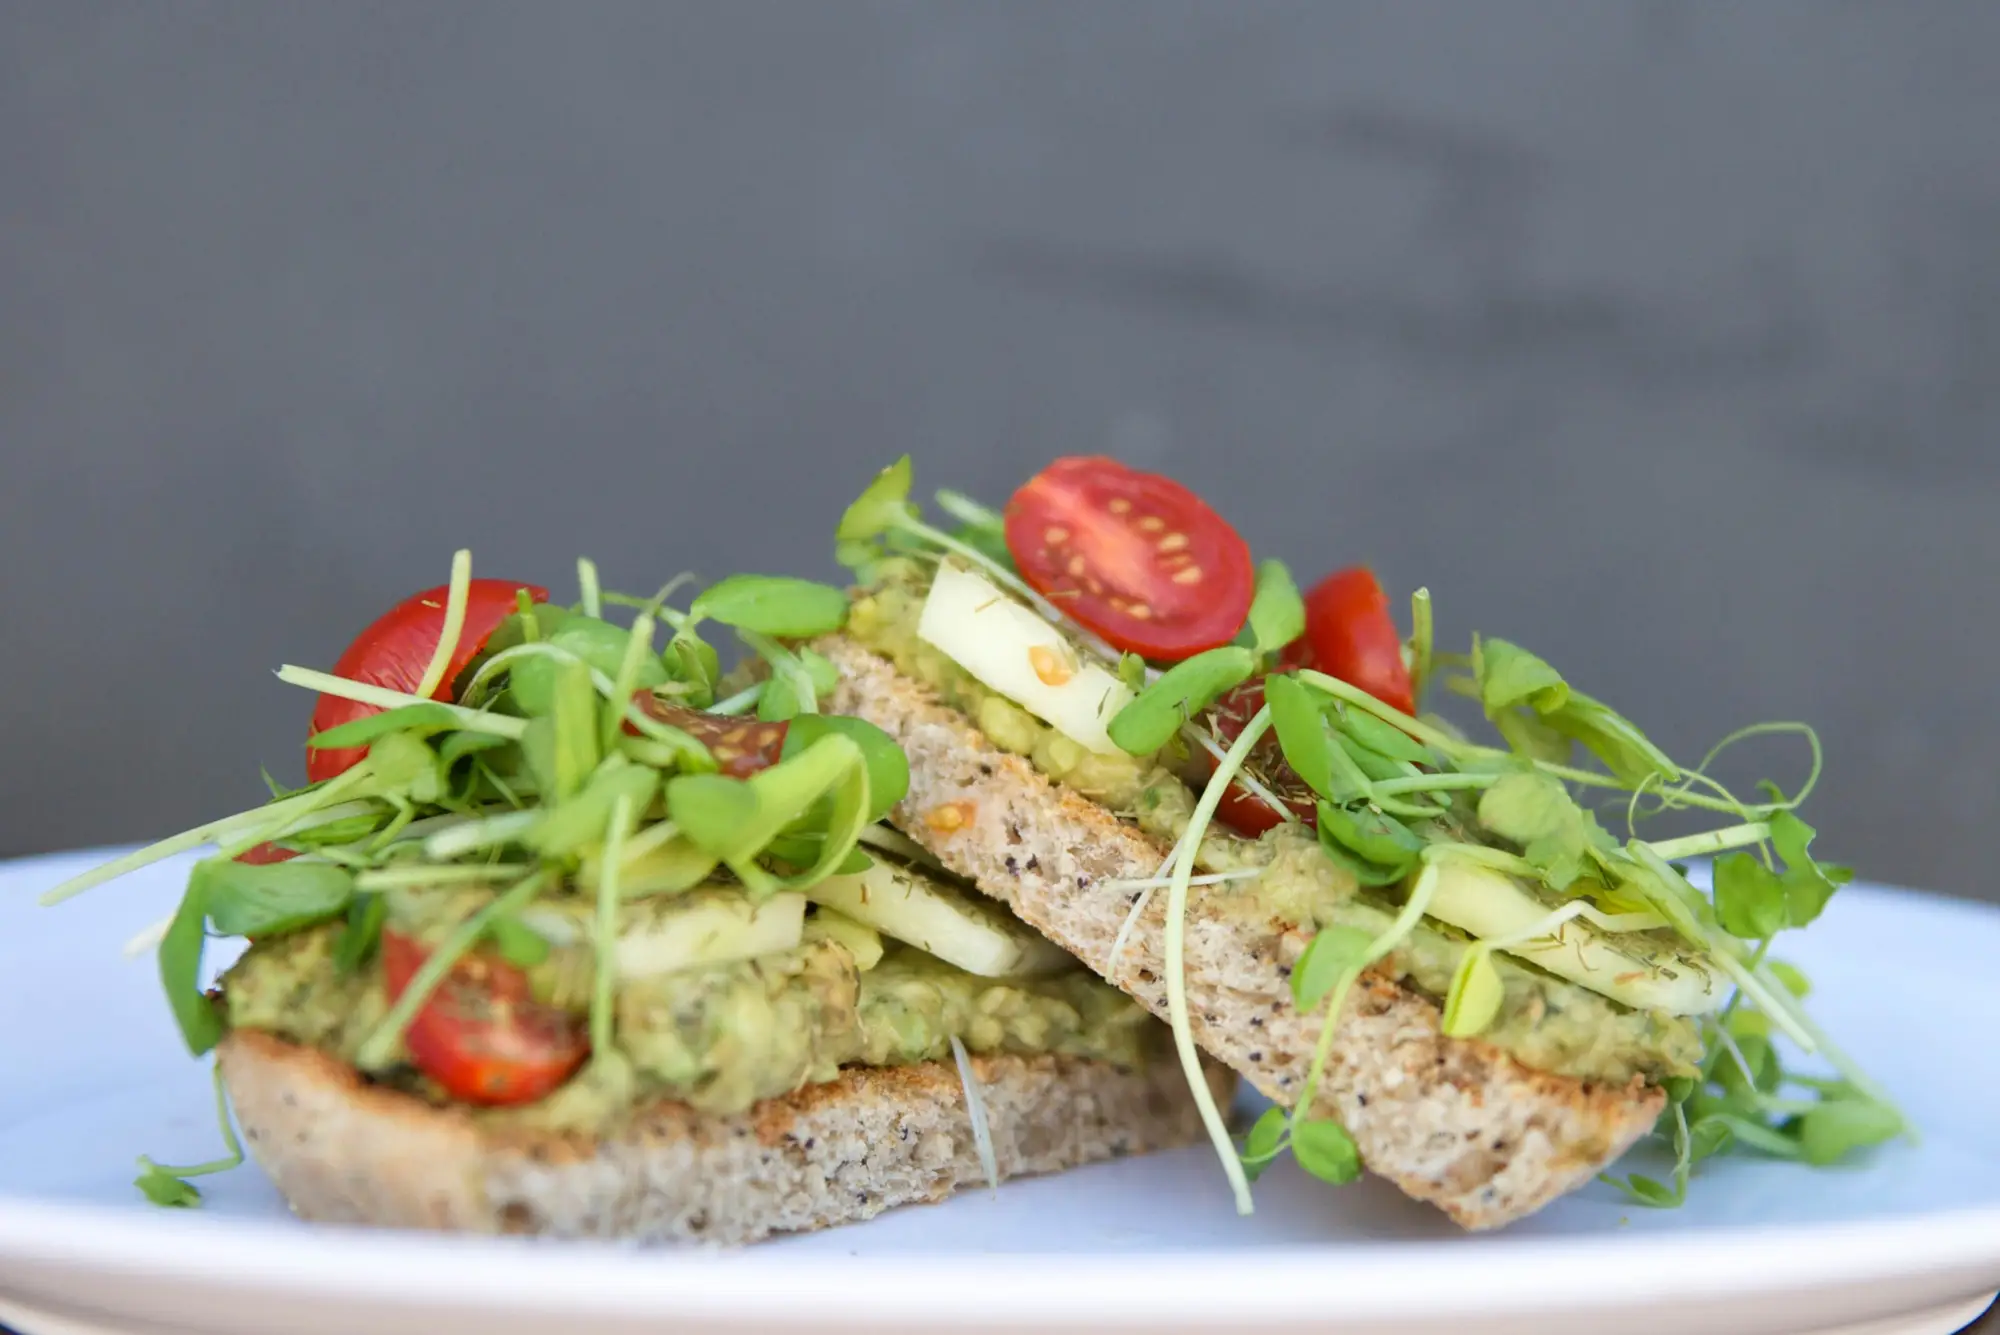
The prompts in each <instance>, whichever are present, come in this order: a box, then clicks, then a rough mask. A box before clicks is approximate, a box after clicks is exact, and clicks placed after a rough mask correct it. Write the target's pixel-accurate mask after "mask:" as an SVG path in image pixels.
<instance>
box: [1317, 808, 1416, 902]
mask: <svg viewBox="0 0 2000 1335" xmlns="http://www.w3.org/2000/svg"><path fill="white" fill-rule="evenodd" d="M1320 806H1321V813H1320V814H1321V817H1322V820H1321V824H1320V827H1319V847H1320V852H1322V853H1324V854H1325V855H1326V857H1327V860H1328V861H1329V862H1331V863H1333V864H1334V865H1335V866H1336V867H1340V868H1342V869H1344V870H1345V871H1346V872H1347V873H1348V874H1349V875H1351V876H1352V877H1354V879H1355V881H1356V882H1357V883H1358V884H1361V885H1371V886H1383V885H1395V884H1396V883H1398V882H1399V881H1401V880H1402V879H1403V878H1404V877H1405V876H1408V875H1409V874H1410V867H1411V866H1413V865H1414V864H1413V863H1403V864H1402V865H1400V866H1394V867H1381V866H1377V865H1376V864H1374V863H1372V862H1369V861H1367V860H1366V859H1364V858H1358V857H1356V856H1355V855H1354V854H1353V853H1351V852H1350V851H1348V849H1347V848H1346V847H1345V846H1344V845H1342V844H1341V843H1339V842H1338V841H1336V840H1335V839H1334V837H1333V836H1332V835H1331V834H1330V833H1328V831H1327V828H1326V824H1325V821H1324V817H1325V813H1326V804H1325V803H1321V804H1320ZM1335 809H1336V810H1337V808H1335Z"/></svg>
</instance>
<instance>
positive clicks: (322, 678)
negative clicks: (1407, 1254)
mask: <svg viewBox="0 0 2000 1335" xmlns="http://www.w3.org/2000/svg"><path fill="white" fill-rule="evenodd" d="M579 583H580V585H581V597H580V598H579V600H578V602H577V603H576V604H575V605H574V606H571V607H567V608H561V607H555V606H551V605H550V604H548V603H547V602H546V593H545V591H544V590H542V589H540V588H536V587H533V586H519V585H515V584H513V583H509V582H504V581H498V580H475V579H473V578H472V577H471V574H470V559H469V556H468V555H467V554H465V553H460V555H459V558H458V559H457V561H455V563H454V569H453V578H452V581H451V582H450V583H449V584H448V585H446V586H443V587H440V588H437V589H432V590H428V591H426V592H424V593H421V594H418V595H415V596H413V597H412V598H410V599H407V600H405V601H404V602H403V603H401V604H399V605H398V606H397V607H395V608H393V609H391V610H390V611H389V612H388V613H386V614H385V615H384V616H383V617H382V618H380V619H379V620H378V621H377V622H376V623H374V624H373V625H371V626H370V627H369V628H368V629H367V630H366V631H364V632H363V633H362V634H361V635H360V636H359V637H358V638H357V639H356V640H355V642H354V644H353V645H352V646H351V647H350V648H349V650H348V651H347V653H346V654H344V655H343V656H342V658H341V659H340V661H339V662H338V663H337V664H336V665H335V668H334V671H333V672H331V673H321V672H315V671H310V670H305V669H298V668H285V669H282V670H281V671H280V673H279V675H280V677H281V678H282V679H284V680H286V681H287V682H289V683H292V684H294V685H298V686H302V687H304V688H306V689H308V690H312V691H314V692H316V693H317V694H318V697H319V699H318V704H317V707H316V709H315V712H314V715H313V720H312V726H311V730H310V738H309V759H308V767H307V776H308V780H309V782H308V784H307V786H306V787H304V788H301V789H298V790H295V791H289V792H287V791H276V790H275V785H274V794H273V798H272V800H271V801H270V802H269V803H267V804H266V805H264V806H261V807H258V808H255V809H253V810H251V811H247V812H244V813H241V814H239V815H236V816H231V817H225V818H223V819H222V820H219V821H215V822H211V823H209V824H207V825H204V826H202V827H200V828H199V829H196V830H192V831H189V832H187V833H186V834H183V835H181V836H177V837H175V838H173V839H169V840H166V841H163V842H162V843H160V844H156V845H154V846H152V847H150V848H148V849H145V850H141V851H140V852H139V853H136V854H133V855H131V856H128V857H126V858H122V859H119V860H118V861H116V862H113V863H110V864H108V865H106V866H104V867H100V868H98V869H96V870H94V871H92V872H90V873H87V874H86V875H84V876H82V877H79V878H77V879H75V880H73V881H71V882H68V883H66V884H65V885H63V886H59V887H57V888H56V889H55V890H53V891H51V892H50V893H49V895H47V896H45V902H51V903H53V902H58V901H60V900H62V899H64V898H67V897H68V896H70V895H73V894H76V893H79V892H80V891H82V890H85V889H88V888H90V887H91V886H93V885H96V884H99V883H101V882H103V881H106V880H109V879H111V878H113V877H115V876H117V875H120V874H122V873H123V872H125V871H129V870H132V869H133V868H136V867H138V866H142V865H145V864H146V863H148V862H151V861H154V860H156V859H158V858H160V857H163V856H167V855H169V854H172V853H175V852H181V851H187V850H192V849H197V848H200V847H202V846H204V845H208V844H214V845H215V846H217V850H218V851H216V852H215V853H214V855H213V856H210V857H208V858H206V859H204V860H202V861H200V862H198V863H196V864H195V866H194V868H193V871H192V873H191V874H190V877H189V880H188V885H187V889H186V891H185V894H184V896H183V898H182V901H181V904H180V907H179V909H178V911H177V912H176V913H175V914H174V915H173V917H172V918H171V919H170V920H169V921H167V922H165V923H163V924H161V925H160V927H159V928H158V929H157V930H156V931H155V932H154V933H152V934H150V935H149V938H148V939H147V944H151V945H154V946H155V947H156V949H157V955H158V962H159V969H160V976H161V981H162V984H163V986H164V989H165V992H166V995H167V1000H168V1003H169V1005H170V1006H171V1008H172V1010H173V1012H174V1015H175V1018H176V1020H177V1022H178V1024H179V1027H180V1030H181V1032H182V1035H183V1037H184V1038H185V1040H186V1042H187V1045H188V1047H189V1050H190V1051H191V1052H192V1053H194V1054H195V1055H197V1056H200V1055H204V1054H207V1053H209V1052H211V1051H212V1052H213V1053H214V1054H215V1058H216V1062H215V1074H216V1082H217V1100H218V1112H219V1115H220V1121H221V1125H222V1130H223V1133H224V1137H225V1139H226V1140H227V1141H228V1142H229V1144H230V1146H231V1150H232V1153H231V1154H230V1156H229V1157H228V1158H225V1159H223V1160H220V1161H218V1162H216V1163H213V1164H204V1165H198V1166H194V1167H191V1168H177V1167H171V1166H164V1165H158V1164H154V1163H152V1162H151V1161H150V1160H141V1168H142V1171H141V1175H140V1177H139V1179H138V1182H137V1185H138V1187H139V1188H140V1189H141V1190H142V1191H143V1192H144V1193H145V1194H146V1195H147V1196H148V1197H149V1198H151V1199H153V1200H154V1201H156V1202H158V1203H160V1204H163V1205H191V1204H194V1203H195V1202H196V1201H198V1200H199V1196H200V1193H199V1190H198V1188H197V1187H195V1186H194V1185H193V1180H194V1179H197V1178H199V1177H200V1176H202V1175H203V1174H206V1173H209V1172H214V1171H220V1170H222V1169H224V1168H228V1167H233V1166H234V1165H235V1164H236V1163H239V1162H241V1160H242V1158H243V1157H244V1149H243V1147H242V1146H241V1145H239V1144H238V1142H237V1141H236V1139H235V1135H234V1132H233V1130H232V1129H231V1126H230V1118H229V1105H230V1104H233V1105H234V1109H235V1113H236V1119H237V1121H238V1122H240V1124H241V1127H242V1130H243V1139H244V1141H245V1142H247V1147H248V1153H249V1155H251V1156H253V1157H254V1158H256V1160H257V1161H258V1163H259V1164H260V1165H261V1166H262V1167H263V1168H264V1169H265V1170H266V1171H267V1172H268V1173H269V1175H270V1176H271V1178H272V1179H273V1181H274V1182H275V1183H276V1184H277V1186H278V1188H279V1190H280V1191H281V1193H282V1194H283V1195H284V1197H285V1198H286V1200H287V1202H288V1203H289V1204H290V1205H291V1207H292V1208H293V1209H294V1210H295V1211H296V1212H297V1213H298V1214H300V1215H302V1216H303V1217H306V1218H308V1219H315V1220H326V1221H334V1222H347V1223H363V1224H376V1225H387V1226H395V1227H420V1228H440V1229H452V1230H464V1231H477V1232H515V1233H533V1234H549V1235H557V1236H572V1237H579V1236H581V1237H605V1238H625V1239H636V1240H644V1241H660V1240H703V1241H709V1242H717V1243H739V1242H747V1241H751V1240H755V1239H758V1238H762V1237H765V1236H768V1235H770V1234H773V1233H778V1232H788V1231H797V1230H802V1229H812V1228H818V1227H823V1226H826V1225H830V1224H837V1223H842V1222H847V1221H852V1220H859V1219H865V1218H868V1217H870V1216H872V1215H874V1214H876V1213H878V1212H880V1211H881V1210H883V1209H886V1208H889V1207H891V1206H894V1205H899V1204H904V1203H909V1202H916V1201H933V1200H937V1199H941V1198H942V1197H944V1196H946V1195H949V1194H950V1193H951V1192H952V1191H954V1190H955V1189H957V1188H958V1187H959V1186H961V1185H967V1184H973V1183H979V1182H991V1183H997V1182H998V1181H999V1180H1001V1179H1002V1178H1004V1177H1009V1176H1015V1175H1020V1174H1028V1173H1042V1172H1051V1171H1056V1170H1059V1169H1063V1168H1067V1167H1071V1166H1075V1165H1077V1164H1081V1163H1087V1162H1091V1161H1095V1160H1100V1159H1105V1158H1110V1157H1115V1156H1119V1155H1124V1154H1133V1153H1141V1152H1145V1151H1149V1150H1153V1149H1158V1148H1162V1147H1166V1146H1172V1145H1180V1144H1186V1143H1189V1142H1190V1141H1192V1140H1195V1139H1197V1138H1198V1137H1199V1135H1200V1119H1199V1115H1198V1112H1197V1110H1196V1108H1195V1105H1194V1103H1193V1101H1192V1099H1191V1098H1190V1096H1189V1092H1188V1089H1187V1086H1186V1084H1185V1081H1184V1079H1183V1076H1182V1074H1181V1072H1180V1070H1179V1068H1178V1067H1177V1065H1176V1064H1175V1062H1174V1060H1173V1054H1172V1050H1171V1041H1170V1038H1171V1036H1170V1034H1169V1033H1168V1031H1167V1029H1166V1028H1165V1026H1162V1025H1160V1024H1159V1023H1158V1022H1157V1021H1156V1020H1154V1019H1153V1018H1151V1017H1150V1016H1148V1015H1147V1014H1146V1013H1145V1012H1144V1011H1143V1010H1142V1009H1141V1008H1139V1007H1138V1006H1136V1005H1134V1004H1133V1003H1132V1002H1131V1001H1130V1000H1129V999H1127V998H1126V997H1124V996H1123V995H1122V994H1120V993H1119V992H1117V991H1116V990H1115V989H1114V988H1112V987H1110V986H1108V985H1106V984H1105V983H1103V982H1102V981H1101V980H1099V979H1098V978H1096V977H1095V976H1094V975H1092V974H1090V973H1089V972H1088V971H1087V970H1085V969H1083V968H1082V967H1081V966H1080V965H1079V964H1078V963H1077V962H1076V961H1075V960H1073V959H1071V958H1070V957H1069V956H1067V955H1065V954H1064V953H1063V952H1061V951H1059V950H1057V949H1055V948H1054V947H1053V946H1051V945H1050V944H1049V943H1048V942H1047V941H1046V940H1045V939H1044V938H1042V937H1041V936H1039V935H1038V934H1036V933H1034V932H1032V931H1030V930H1029V929H1027V928H1026V927H1025V926H1024V925H1023V924H1021V923H1020V922H1019V921H1018V920H1016V919H1014V918H1013V917H1012V915H1011V914H1009V913H1008V912H1006V911H1005V910H1004V909H1002V908H1001V907H999V906H998V905H996V904H994V903H992V902H991V901H990V900H987V899H985V898H983V897H980V896H978V895H976V894H973V893H971V892H970V891H969V890H968V889H967V888H966V887H963V886H961V885H958V884H955V883H954V882H953V880H952V878H950V877H949V875H948V874H946V873H944V872H943V871H942V870H941V869H940V868H939V867H938V866H937V864H936V863H935V862H934V860H932V859H930V858H929V856H928V855H927V854H925V853H924V852H923V851H922V849H921V848H919V847H917V846H916V845H914V844H912V843H910V842H909V841H908V840H906V839H904V838H903V837H902V836H900V835H898V834H897V833H896V832H895V831H893V830H891V829H889V828H887V827H885V826H883V825H881V824H879V823H877V822H879V820H880V818H881V817H882V815H883V814H884V813H885V812H886V811H887V810H888V809H889V808H890V807H891V806H893V805H894V804H895V803H896V802H897V801H898V800H899V799H900V798H901V797H902V796H903V795H904V793H905V791H906V789H907V784H908V767H907V763H906V761H905V759H904V757H903V755H902V753H901V751H900V750H899V749H898V748H897V746H896V745H895V744H894V742H893V741H892V740H891V739H890V738H889V737H888V736H887V735H886V734H884V733H882V732H881V731H880V730H879V729H876V728H874V727H872V726H871V725H868V724H866V723H864V722H861V721H858V720H854V719H851V718H844V717H836V716H831V715H826V714H822V713H820V712H818V709H819V702H820V701H821V700H822V699H824V698H825V697H826V696H827V695H828V694H829V693H830V691H831V690H832V688H833V686H834V684H835V682H834V668H833V666H832V664H831V663H830V662H828V661H827V660H825V659H824V658H822V657H820V656H819V655H817V654H816V653H814V652H813V651H811V650H810V649H806V648H803V647H801V645H800V644H799V642H800V641H801V640H803V639H806V638H808V637H811V636H814V635H820V634H824V633H827V632H830V631H833V630H836V629H838V628H839V627H840V626H841V625H842V624H844V622H845V619H846V616H847V613H848V609H849V602H848V599H847V597H846V596H845V594H843V593H842V592H841V591H840V590H837V589H833V588H830V587H828V586H824V585H816V584H812V583H809V582H807V581H803V580H792V579H785V578H779V577H766V576H738V577H734V578H732V579H727V580H723V581H721V582H720V583H717V584H714V585H711V586H709V587H708V588H707V589H706V590H704V591H703V592H702V593H700V594H699V595H697V596H695V597H694V598H693V599H692V600H691V602H689V603H688V604H687V606H686V608H685V610H681V609H678V608H676V607H675V606H674V605H673V604H672V603H671V602H670V601H669V600H670V598H671V596H672V594H673V592H674V590H675V588H676V587H677V585H669V586H668V587H667V588H666V589H663V590H662V591H661V592H660V593H658V594H656V595H654V596H653V597H652V598H650V599H639V598H629V597H623V596H620V595H615V594H611V593H606V592H602V591H600V590H599V588H598V586H597V579H596V574H595V571H594V569H593V568H592V567H591V566H590V565H589V564H588V563H587V562H586V563H582V564H581V565H580V567H579ZM613 608H623V609H625V614H624V616H623V618H622V619H623V621H624V623H625V624H621V623H620V621H619V620H614V619H613V617H614V613H613V612H612V611H611V609H613ZM705 626H724V627H727V628H729V629H730V630H732V631H733V632H734V633H735V634H736V635H737V636H738V637H739V638H741V639H742V640H743V641H744V642H745V643H746V644H747V645H748V646H749V647H750V648H751V650H752V651H753V653H754V654H755V655H756V664H755V666H754V667H746V668H744V669H740V670H738V671H737V672H734V673H727V674H726V673H724V672H722V671H721V667H720V660H719V656H718V654H717V652H716V650H715V649H714V648H713V647H712V646H711V645H710V644H709V643H708V642H707V640H705V639H704V638H703V635H702V629H703V628H704V627H705ZM662 631H664V632H665V635H664V643H661V632H662ZM210 937H245V938H248V939H249V940H250V942H251V944H250V945H249V947H248V949H247V950H245V951H244V952H243V954H242V955H241V957H240V958H239V959H237V960H236V961H235V962H234V964H232V965H231V966H230V967H229V968H228V969H227V970H226V971H225V973H224V974H223V975H222V977H221V979H220V981H219V983H218V984H217V986H216V987H214V988H213V989H211V990H208V991H204V990H203V988H202V986H201V980H202V978H203V976H204V975H203V972H202V957H203V952H204V948H205V944H206V941H207V940H208V939H209V938H210ZM1232 1085H1233V1077H1231V1076H1229V1075H1228V1074H1227V1073H1226V1072H1224V1071H1221V1070H1220V1069H1219V1068H1218V1069H1217V1070H1214V1071H1211V1072H1210V1073H1209V1075H1208V1076H1207V1077H1206V1081H1205V1088H1208V1089H1209V1090H1210V1092H1211V1094H1212V1095H1213V1096H1216V1097H1227V1094H1228V1091H1229V1089H1230V1088H1231V1087H1232Z"/></svg>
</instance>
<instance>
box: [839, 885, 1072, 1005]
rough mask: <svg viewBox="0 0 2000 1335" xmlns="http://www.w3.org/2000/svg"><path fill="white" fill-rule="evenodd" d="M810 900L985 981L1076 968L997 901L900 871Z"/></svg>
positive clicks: (1070, 960) (1062, 952)
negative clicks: (986, 979) (996, 902)
mask: <svg viewBox="0 0 2000 1335" xmlns="http://www.w3.org/2000/svg"><path fill="white" fill-rule="evenodd" d="M805 893H806V897H807V898H809V899H811V900H812V901H813V902H814V903H816V904H818V905H820V906H821V907H822V908H830V909H833V910H835V911H836V912H839V913H844V914H846V915H847V916H848V917H850V918H853V919H854V920H855V921H857V922H861V923H866V924H867V925H868V926H870V927H873V928H874V929H875V930H877V931H878V932H881V933H882V934H883V935H884V936H892V937H894V938H896V940H898V941H901V942H904V943H906V944H908V945H912V946H915V947H916V948H917V949H918V950H921V951H924V952H925V953H927V954H931V955H935V956H937V957H938V958H939V959H941V960H943V961H944V962H945V963H946V964H953V965H956V966H958V967H959V968H961V969H963V970H965V971H966V972H967V973H970V974H976V975H978V976H979V977H981V978H1017V977H1022V976H1026V975H1033V974H1045V973H1058V972H1061V971H1062V970H1065V969H1068V968H1070V967H1072V966H1073V965H1074V964H1075V961H1074V960H1073V959H1071V958H1070V956H1069V954H1068V953H1067V952H1065V951H1064V950H1063V949H1062V948H1061V947H1059V946H1057V945H1055V944H1054V943H1053V942H1051V941H1049V940H1048V939H1047V938H1045V937H1043V936H1041V935H1040V934H1039V933H1037V932H1036V931H1035V930H1034V929H1033V928H1031V927H1029V926H1028V925H1027V924H1026V923H1024V922H1022V921H1021V920H1020V919H1018V918H1016V917H1015V916H1014V915H1013V914H1011V913H1009V912H1007V910H1006V909H1004V908H1002V907H1001V906H1000V905H998V904H995V903H993V902H992V901H991V900H986V899H980V898H978V897H976V896H974V895H971V894H968V893H967V892H965V891H963V890H960V889H958V888H956V887H955V886H950V885H946V884H945V883H944V882H942V881H938V880H934V879H932V878H931V877H928V876H925V875H924V874H923V873H922V872H917V871H912V870H910V869H909V868H907V867H898V866H896V865H895V864H893V863H889V862H877V863H876V864H875V865H874V866H872V867H870V868H869V869H868V870H867V871H864V872H857V873H856V874H854V875H852V876H832V877H829V878H827V879H826V880H824V881H821V882H820V883H819V884H818V885H815V886H813V887H811V888H810V889H808V890H807V891H806V892H805Z"/></svg>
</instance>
